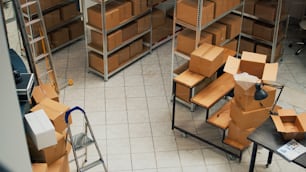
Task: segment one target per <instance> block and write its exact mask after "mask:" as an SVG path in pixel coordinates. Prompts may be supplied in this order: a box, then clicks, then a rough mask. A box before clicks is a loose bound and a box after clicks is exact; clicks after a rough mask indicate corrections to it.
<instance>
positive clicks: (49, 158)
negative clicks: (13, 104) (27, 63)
mask: <svg viewBox="0 0 306 172" xmlns="http://www.w3.org/2000/svg"><path fill="white" fill-rule="evenodd" d="M34 90H35V91H33V99H34V100H35V102H36V105H35V106H34V107H33V108H32V109H31V113H29V114H27V115H26V119H27V121H28V123H29V124H30V122H29V121H31V120H30V118H29V117H30V116H31V115H32V116H33V114H39V116H38V117H37V116H36V117H35V119H34V118H32V121H33V120H34V121H35V120H40V119H42V117H41V116H43V115H44V116H46V117H45V118H46V119H47V121H46V120H44V122H43V123H42V120H40V121H39V124H38V123H36V124H34V126H35V125H37V124H38V125H40V128H39V131H38V129H36V132H33V131H34V130H33V129H31V130H30V131H31V132H30V131H29V130H28V131H27V142H28V148H29V152H30V157H31V161H32V163H33V166H32V168H33V170H34V171H35V170H39V172H40V171H48V172H55V171H63V172H65V171H67V172H68V171H69V163H68V154H69V151H70V149H71V145H70V144H69V143H68V142H66V140H65V135H66V123H65V120H64V116H65V113H66V111H67V110H69V107H68V106H66V105H64V104H61V103H59V102H58V96H57V94H56V92H55V91H54V89H52V87H50V86H48V85H42V86H37V87H35V89H34ZM32 123H33V122H32ZM48 123H50V125H51V127H48V125H47V124H48ZM69 123H72V120H71V117H70V118H69ZM32 126H33V125H32ZM32 128H33V127H32ZM36 128H37V127H36ZM46 128H48V130H46ZM49 129H51V130H49ZM35 133H36V134H35ZM44 133H45V134H44ZM44 136H47V137H44ZM53 140H54V143H53ZM39 142H42V143H53V144H49V145H46V146H39V144H38V143H39Z"/></svg>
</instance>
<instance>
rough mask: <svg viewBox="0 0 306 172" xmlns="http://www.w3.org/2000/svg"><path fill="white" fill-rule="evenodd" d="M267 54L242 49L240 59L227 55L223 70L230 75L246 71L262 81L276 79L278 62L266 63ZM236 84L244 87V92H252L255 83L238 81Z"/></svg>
mask: <svg viewBox="0 0 306 172" xmlns="http://www.w3.org/2000/svg"><path fill="white" fill-rule="evenodd" d="M266 60H267V56H266V55H263V54H258V53H252V52H247V51H243V52H242V56H241V59H238V58H235V57H232V56H229V57H228V58H227V61H226V63H225V66H224V71H225V72H227V73H230V74H232V75H235V74H238V73H242V72H246V73H248V74H249V75H253V76H256V77H258V78H259V79H261V80H263V81H268V82H269V81H270V82H271V81H272V82H273V81H276V78H277V71H278V63H266ZM237 84H238V85H240V86H242V87H243V88H245V91H246V92H250V93H252V94H254V90H253V89H254V88H255V87H253V86H254V85H255V83H253V82H249V83H248V82H247V81H238V82H237ZM249 88H252V90H248V89H249Z"/></svg>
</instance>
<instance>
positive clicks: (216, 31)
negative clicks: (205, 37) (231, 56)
mask: <svg viewBox="0 0 306 172" xmlns="http://www.w3.org/2000/svg"><path fill="white" fill-rule="evenodd" d="M205 31H206V32H208V33H211V34H212V35H213V41H212V42H213V44H214V45H220V44H222V43H223V42H224V41H225V39H226V25H224V24H220V23H214V24H212V25H211V26H209V27H208V28H206V29H205Z"/></svg>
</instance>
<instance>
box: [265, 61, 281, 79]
mask: <svg viewBox="0 0 306 172" xmlns="http://www.w3.org/2000/svg"><path fill="white" fill-rule="evenodd" d="M277 71H278V63H266V65H265V69H264V72H263V75H262V80H263V81H276V79H277Z"/></svg>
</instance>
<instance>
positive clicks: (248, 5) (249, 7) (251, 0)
mask: <svg viewBox="0 0 306 172" xmlns="http://www.w3.org/2000/svg"><path fill="white" fill-rule="evenodd" d="M257 1H258V0H245V2H244V12H245V13H247V14H251V15H254V11H255V4H256V2H257ZM241 9H242V8H239V11H241Z"/></svg>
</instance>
